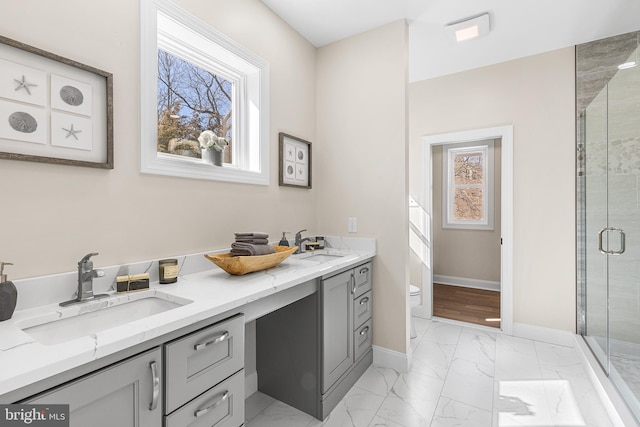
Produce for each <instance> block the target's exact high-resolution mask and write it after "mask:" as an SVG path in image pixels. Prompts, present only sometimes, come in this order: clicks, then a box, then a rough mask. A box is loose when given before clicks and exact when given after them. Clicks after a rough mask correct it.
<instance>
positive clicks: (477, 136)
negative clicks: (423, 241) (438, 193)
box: [421, 125, 513, 335]
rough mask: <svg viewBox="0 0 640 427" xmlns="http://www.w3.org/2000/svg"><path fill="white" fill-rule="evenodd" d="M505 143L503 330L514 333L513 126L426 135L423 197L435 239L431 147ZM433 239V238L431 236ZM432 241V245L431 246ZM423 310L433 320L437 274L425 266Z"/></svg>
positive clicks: (501, 327)
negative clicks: (495, 141)
mask: <svg viewBox="0 0 640 427" xmlns="http://www.w3.org/2000/svg"><path fill="white" fill-rule="evenodd" d="M498 138H500V139H501V141H502V147H501V151H502V155H501V160H502V162H501V163H502V166H501V177H502V178H501V186H500V188H501V199H502V200H501V203H500V205H501V207H500V212H501V234H502V248H501V251H500V319H501V321H500V329H501V330H502V331H503V332H504V333H506V334H508V335H512V334H513V125H506V126H498V127H492V128H484V129H473V130H466V131H460V132H452V133H441V134H435V135H425V136H423V137H422V138H421V141H422V159H423V161H422V170H423V180H422V182H423V186H424V187H423V192H424V194H423V196H424V199H423V200H424V201H425V209H426V210H427V213H428V218H429V221H428V224H427V227H428V231H429V236H433V215H432V213H433V188H432V187H433V183H432V182H431V181H432V177H431V175H432V169H433V166H432V156H431V148H432V147H433V146H434V145H444V144H454V143H463V142H472V141H482V140H486V139H498ZM430 238H431V237H430ZM430 244H431V242H429V245H430ZM429 258H430V259H429V265H430V266H433V251H431V250H429ZM422 311H423V314H424V316H425V317H427V318H429V319H430V318H432V317H433V271H432V269H431V268H428V267H427V266H425V265H424V264H422Z"/></svg>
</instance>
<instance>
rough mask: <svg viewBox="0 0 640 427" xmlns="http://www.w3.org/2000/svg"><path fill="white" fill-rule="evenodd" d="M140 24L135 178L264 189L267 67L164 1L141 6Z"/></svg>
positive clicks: (154, 0)
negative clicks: (218, 157)
mask: <svg viewBox="0 0 640 427" xmlns="http://www.w3.org/2000/svg"><path fill="white" fill-rule="evenodd" d="M141 21H142V22H141V28H142V34H141V58H142V59H141V67H140V68H141V79H140V87H141V90H140V105H141V119H140V120H141V125H140V127H141V142H140V169H141V171H142V172H143V173H154V174H162V175H174V176H182V177H189V178H200V179H211V180H220V181H231V182H244V183H250V184H261V185H268V184H269V128H268V123H269V122H268V105H269V100H268V86H269V84H268V82H269V80H268V79H269V67H268V64H267V63H266V62H265V61H264V60H262V59H261V58H259V57H257V56H256V55H254V54H253V53H252V52H250V51H248V50H247V49H245V48H244V47H242V46H240V45H238V44H237V43H235V42H233V41H232V40H230V39H228V38H227V37H226V36H224V35H223V34H221V33H219V32H218V31H216V30H215V29H213V28H211V27H209V26H208V25H207V24H205V23H204V22H202V21H200V20H198V19H196V18H195V17H193V16H191V15H189V14H188V13H187V12H185V11H184V10H182V9H180V8H179V7H178V6H176V5H174V4H173V3H171V2H169V1H167V0H142V2H141ZM203 132H206V136H205V134H203ZM201 135H202V136H203V137H207V138H210V137H209V135H211V136H215V138H216V139H215V140H216V141H218V142H219V143H218V144H217V145H218V147H219V148H220V149H222V166H215V165H214V164H212V163H211V161H209V160H207V158H208V157H209V156H206V155H205V154H207V152H206V151H205V150H203V149H201V146H200V143H199V138H200V139H202V138H201Z"/></svg>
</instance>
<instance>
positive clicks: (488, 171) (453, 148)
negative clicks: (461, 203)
mask: <svg viewBox="0 0 640 427" xmlns="http://www.w3.org/2000/svg"><path fill="white" fill-rule="evenodd" d="M472 152H482V153H483V158H484V164H483V176H484V177H485V179H484V180H483V183H482V184H481V185H479V186H480V188H482V194H483V198H482V200H483V204H482V216H483V219H482V220H479V221H476V220H459V219H455V217H454V206H453V203H454V193H455V189H456V188H463V187H468V188H472V187H478V184H473V185H459V184H455V183H454V170H453V161H454V158H455V156H456V155H457V154H461V153H472ZM442 183H443V188H442V228H454V229H456V228H457V229H466V230H493V228H494V226H493V223H494V200H495V196H494V160H493V140H488V141H475V142H468V143H463V144H447V145H443V149H442Z"/></svg>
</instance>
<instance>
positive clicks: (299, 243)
mask: <svg viewBox="0 0 640 427" xmlns="http://www.w3.org/2000/svg"><path fill="white" fill-rule="evenodd" d="M303 231H307V230H300V231H298V232H297V233H296V240H295V243H294V244H295V245H296V246H297V247H298V249H296V251H295V252H294V253H295V254H300V253H303V252H305V250H304V245H303V243H304V242H306V241H311V240H313V239H312V238H311V237H305V238H304V239H303V238H302V232H303Z"/></svg>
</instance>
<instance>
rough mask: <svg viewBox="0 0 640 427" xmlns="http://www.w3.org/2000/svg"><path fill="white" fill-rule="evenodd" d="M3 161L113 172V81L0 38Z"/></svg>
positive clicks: (0, 156)
mask: <svg viewBox="0 0 640 427" xmlns="http://www.w3.org/2000/svg"><path fill="white" fill-rule="evenodd" d="M0 159H9V160H26V161H32V162H43V163H56V164H63V165H73V166H87V167H94V168H103V169H113V76H112V74H111V73H107V72H105V71H102V70H98V69H96V68H93V67H90V66H87V65H84V64H80V63H79V62H75V61H72V60H70V59H67V58H63V57H61V56H58V55H55V54H53V53H49V52H46V51H44V50H42V49H38V48H36V47H33V46H29V45H26V44H24V43H21V42H18V41H15V40H12V39H9V38H6V37H3V36H0Z"/></svg>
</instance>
